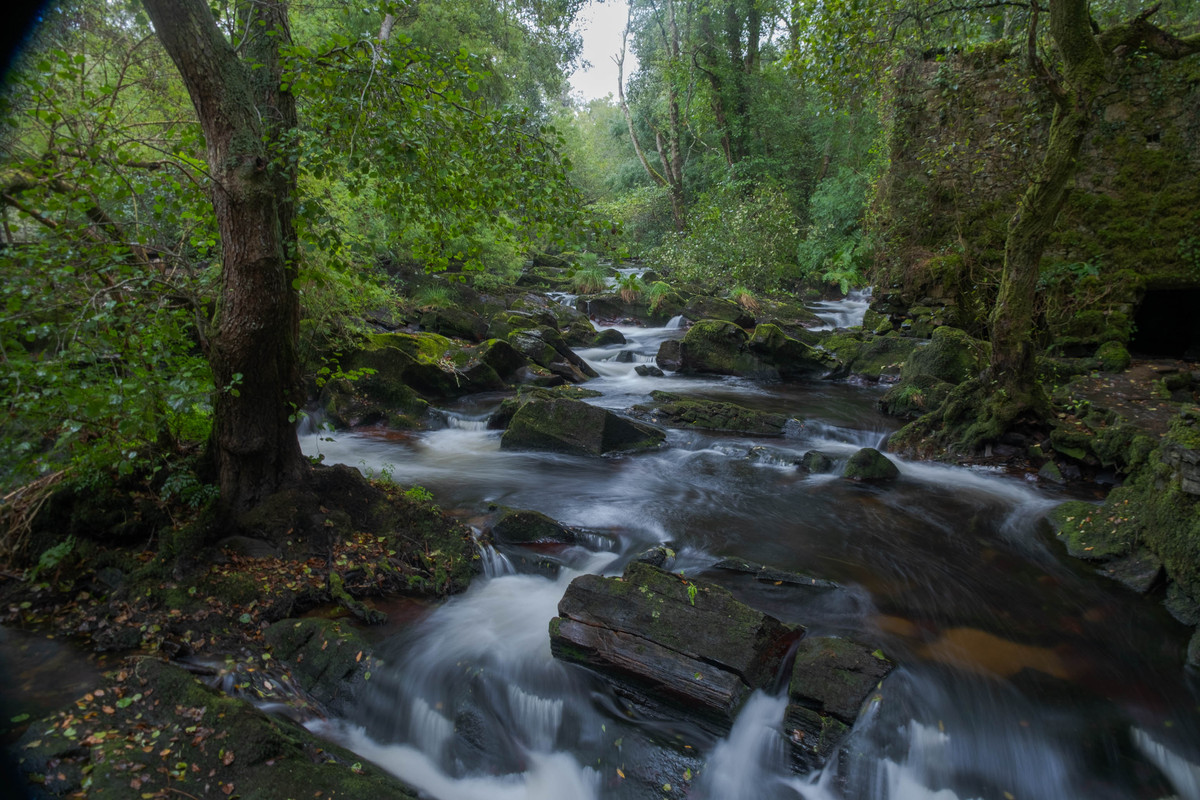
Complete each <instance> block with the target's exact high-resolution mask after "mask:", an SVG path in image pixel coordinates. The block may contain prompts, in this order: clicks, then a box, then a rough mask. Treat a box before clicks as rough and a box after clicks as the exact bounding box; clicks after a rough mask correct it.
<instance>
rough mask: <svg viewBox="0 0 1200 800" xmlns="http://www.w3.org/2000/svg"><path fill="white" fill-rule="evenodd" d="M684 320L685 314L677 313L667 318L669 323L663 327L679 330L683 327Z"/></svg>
mask: <svg viewBox="0 0 1200 800" xmlns="http://www.w3.org/2000/svg"><path fill="white" fill-rule="evenodd" d="M683 321H684V317H683V315H682V314H676V315H675V316H673V317H671V318H670V319H669V320H667V324H666V325H665V326H663V327H665V328H666V329H667V330H669V331H677V330H679V329H680V328H682V327H683Z"/></svg>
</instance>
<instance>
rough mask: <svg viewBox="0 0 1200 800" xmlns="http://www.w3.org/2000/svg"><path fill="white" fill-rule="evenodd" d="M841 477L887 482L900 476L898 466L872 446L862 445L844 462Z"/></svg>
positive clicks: (862, 481) (869, 481) (863, 481)
mask: <svg viewBox="0 0 1200 800" xmlns="http://www.w3.org/2000/svg"><path fill="white" fill-rule="evenodd" d="M842 477H843V478H846V479H848V480H852V481H857V482H860V483H887V482H890V481H894V480H896V479H897V478H899V477H900V468H899V467H897V466H896V465H895V464H893V463H892V461H891V460H890V459H889V458H888V457H887V456H885V455H884V454H883V453H881V452H879V451H878V450H876V449H875V448H873V447H864V448H863V449H861V450H859V451H858V452H857V453H855V454H854V455H852V456H850V459H849V460H848V461H847V462H846V466H845V468H844V469H843V470H842Z"/></svg>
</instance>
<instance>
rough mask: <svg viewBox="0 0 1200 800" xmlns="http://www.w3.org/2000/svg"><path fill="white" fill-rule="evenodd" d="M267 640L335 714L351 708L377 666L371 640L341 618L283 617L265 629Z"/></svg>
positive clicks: (302, 683)
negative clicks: (360, 689)
mask: <svg viewBox="0 0 1200 800" xmlns="http://www.w3.org/2000/svg"><path fill="white" fill-rule="evenodd" d="M263 641H265V642H266V643H267V644H268V645H270V646H271V652H272V654H273V656H274V657H275V658H276V659H278V660H279V661H280V662H283V663H285V664H286V665H287V666H288V668H289V669H290V671H291V673H292V677H293V678H294V679H295V680H296V681H297V682H298V683H299V685H300V688H302V689H304V691H306V692H308V693H309V694H310V695H312V697H313V698H314V699H315V700H317V702H319V703H321V705H322V706H324V707H325V708H326V709H329V710H330V711H333V712H335V713H336V712H339V711H343V710H345V709H346V708H347V707H348V704H349V702H350V701H351V700H352V699H353V697H354V694H355V692H356V691H357V690H358V688H359V687H360V686H361V685H362V684H363V683H365V680H364V676H365V675H366V674H367V673H368V672H370V670H371V669H372V667H377V665H376V663H375V659H374V658H373V657H372V655H371V653H372V647H371V645H370V643H369V642H367V640H366V639H365V638H363V636H362V634H360V633H359V632H358V631H356V630H355V629H354V628H352V627H350V626H349V625H346V624H344V623H343V622H341V621H338V620H330V619H319V618H316V617H308V618H305V619H284V620H280V621H279V622H276V623H275V624H274V625H271V626H270V627H269V628H267V629H266V630H265V631H263Z"/></svg>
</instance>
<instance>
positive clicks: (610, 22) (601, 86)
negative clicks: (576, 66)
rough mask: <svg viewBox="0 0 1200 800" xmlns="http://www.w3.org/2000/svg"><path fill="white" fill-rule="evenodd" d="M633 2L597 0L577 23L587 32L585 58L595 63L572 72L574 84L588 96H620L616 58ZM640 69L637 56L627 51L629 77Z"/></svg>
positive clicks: (584, 97) (590, 97)
mask: <svg viewBox="0 0 1200 800" xmlns="http://www.w3.org/2000/svg"><path fill="white" fill-rule="evenodd" d="M628 13H629V6H628V5H626V3H625V0H605V2H604V3H597V2H596V0H592V2H591V3H590V4H589V5H588V7H587V8H586V9H584V10H583V12H581V13H580V15H579V17H578V21H577V22H576V25H577V26H578V29H579V31H580V32H581V33H582V34H583V58H584V60H586V61H590V62H591V64H592V67H591V69H589V70H586V71H585V70H578V71H576V72H575V74H574V75H572V76H571V87H572V88H573V89H574V90H575V91H576V92H577V93H579V94H581V95H583V99H584V100H592V99H594V98H597V97H604V95H606V94H611V95H612V96H613V97H616V96H617V65H616V64H615V63H613V59H614V58H615V57H616V56H617V54H618V53H620V52H621V30H622V29H623V28H624V27H625V18H626V15H627V14H628ZM635 69H637V59H636V58H635V57H634V55H633V54H632V53H626V55H625V78H626V80H628V79H629V76H630V75H631V74H632V73H633V71H634V70H635Z"/></svg>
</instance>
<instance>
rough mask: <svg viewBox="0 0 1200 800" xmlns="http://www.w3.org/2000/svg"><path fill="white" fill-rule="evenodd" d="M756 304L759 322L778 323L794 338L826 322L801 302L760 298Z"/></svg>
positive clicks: (755, 316) (755, 312)
mask: <svg viewBox="0 0 1200 800" xmlns="http://www.w3.org/2000/svg"><path fill="white" fill-rule="evenodd" d="M756 304H757V309H756V310H754V318H755V320H756V321H757V322H760V323H770V324H772V325H776V326H778V327H779V328H781V329H782V330H783V331H784V332H785V333H786V334H787V335H788V336H791V337H792V338H796V339H798V338H800V337H801V336H803V335H804V334H805V332H806V331H807V329H808V328H819V327H821V326H823V325H824V324H825V320H823V319H821V318H820V317H818V316H817V315H816V314H815V313H814V312H813V311H812V310H811V309H809V308H807V307H805V306H802V305H800V304H799V303H790V302H786V301H779V300H771V299H768V298H760V299H758V300H757V301H756ZM808 344H812V342H808Z"/></svg>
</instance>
